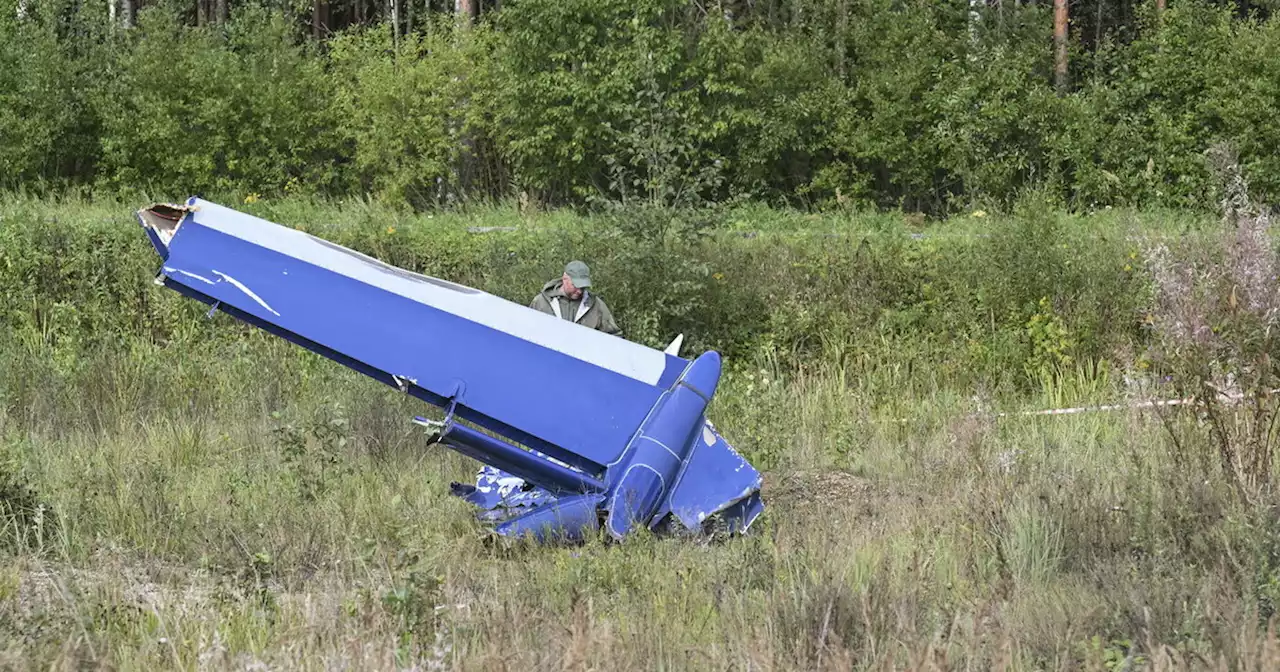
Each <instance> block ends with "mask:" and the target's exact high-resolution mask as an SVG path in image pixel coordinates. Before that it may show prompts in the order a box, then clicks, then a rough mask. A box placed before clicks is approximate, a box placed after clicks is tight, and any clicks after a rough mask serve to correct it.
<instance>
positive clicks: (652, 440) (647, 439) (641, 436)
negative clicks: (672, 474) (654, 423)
mask: <svg viewBox="0 0 1280 672" xmlns="http://www.w3.org/2000/svg"><path fill="white" fill-rule="evenodd" d="M640 438H641V439H643V440H645V441H648V442H649V443H656V444H658V447H660V448H662V449H663V450H665V451H667V452H668V453H671V457H674V458H676V460H677V461H680V462H683V461H684V460H682V459H681V458H680V456H679V455H677V454H676V451H674V450H671V449H670V448H668V447H667V444H665V443H663V442H661V441H659V440H657V439H655V438H653V437H652V436H648V435H646V434H641V435H640Z"/></svg>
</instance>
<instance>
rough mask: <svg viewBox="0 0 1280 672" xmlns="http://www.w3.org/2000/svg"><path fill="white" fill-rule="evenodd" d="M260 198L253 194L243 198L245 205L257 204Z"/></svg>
mask: <svg viewBox="0 0 1280 672" xmlns="http://www.w3.org/2000/svg"><path fill="white" fill-rule="evenodd" d="M261 198H262V196H259V195H258V194H257V193H256V192H255V193H252V194H249V195H248V196H245V197H244V202H245V203H257V202H258V200H259V199H261Z"/></svg>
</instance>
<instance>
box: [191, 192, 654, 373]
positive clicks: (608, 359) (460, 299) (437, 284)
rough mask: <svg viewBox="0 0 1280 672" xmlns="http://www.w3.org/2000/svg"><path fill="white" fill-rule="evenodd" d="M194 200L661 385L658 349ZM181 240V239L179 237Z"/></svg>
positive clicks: (402, 288)
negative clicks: (584, 327) (583, 326)
mask: <svg viewBox="0 0 1280 672" xmlns="http://www.w3.org/2000/svg"><path fill="white" fill-rule="evenodd" d="M194 207H195V216H194V221H195V222H196V223H197V224H199V225H201V226H205V227H208V228H209V229H212V230H215V231H219V232H222V233H225V234H227V235H230V236H234V237H236V238H239V239H241V240H244V241H246V242H249V243H252V244H255V245H258V246H260V247H263V248H266V249H269V250H273V251H276V252H279V253H281V254H285V255H288V256H290V257H294V258H296V259H299V260H301V261H304V262H307V263H309V264H313V265H315V266H319V267H321V268H325V269H328V270H330V271H333V272H335V273H338V274H341V275H344V276H346V277H349V278H352V279H354V280H358V281H360V282H363V283H366V284H368V285H372V286H374V287H378V288H381V289H384V290H386V291H389V292H392V293H394V294H397V295H399V296H403V297H405V298H408V299H411V300H413V301H417V302H418V303H421V304H423V305H427V306H431V307H433V308H437V309H439V310H443V311H445V312H448V313H451V314H453V315H457V316H459V317H462V318H464V319H467V320H470V321H472V322H475V323H477V324H482V325H484V326H486V327H489V328H491V329H495V330H498V331H501V332H504V333H507V334H511V335H512V336H515V337H517V338H520V339H523V340H525V341H528V342H530V343H534V344H537V345H539V346H542V347H544V348H547V349H549V350H554V351H556V352H560V353H563V354H565V355H568V356H570V357H574V358H576V359H578V360H581V361H584V362H587V363H589V364H593V365H595V366H599V367H601V368H603V369H607V370H609V371H613V372H614V373H617V374H620V375H623V376H627V377H629V378H632V379H635V380H639V381H641V382H644V383H647V384H649V385H656V384H657V382H658V381H659V380H660V379H661V378H662V373H663V371H664V370H665V369H666V364H667V362H666V354H665V353H663V352H662V351H660V350H655V349H653V348H649V347H647V346H644V345H641V344H639V343H634V342H631V341H628V340H626V339H624V338H621V337H618V336H614V335H611V334H606V333H604V332H601V331H597V330H595V329H583V328H582V326H581V325H578V324H573V323H570V322H569V321H567V320H563V319H559V318H557V317H555V316H553V315H548V314H546V313H543V312H541V311H537V310H532V309H530V308H529V307H528V306H524V305H520V304H517V303H514V302H511V301H508V300H506V299H503V298H501V297H498V296H494V295H492V294H488V293H485V292H481V291H479V290H475V289H472V288H469V287H463V286H461V285H457V284H455V283H451V282H448V281H445V280H440V279H438V278H430V277H428V276H423V275H419V274H416V273H410V272H408V271H405V270H403V269H397V268H394V267H392V266H389V265H386V264H383V263H382V262H379V261H377V260H376V259H372V258H371V257H368V256H365V255H363V254H360V253H359V252H355V251H354V250H349V249H347V248H343V247H340V246H338V245H334V244H333V243H329V242H327V241H321V240H320V239H318V238H315V237H313V236H311V235H309V234H306V233H303V232H301V231H297V230H294V229H290V228H288V227H284V226H280V225H278V224H274V223H272V222H269V221H267V220H265V219H261V218H258V217H253V216H251V215H247V214H244V213H242V212H238V211H236V210H232V209H230V208H227V207H224V206H221V205H218V204H216V203H211V202H209V201H203V200H199V199H197V200H196V201H195V206H194ZM177 240H178V244H179V245H181V237H178V239H177ZM260 289H261V288H260ZM273 312H274V311H273Z"/></svg>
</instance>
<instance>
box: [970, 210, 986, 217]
mask: <svg viewBox="0 0 1280 672" xmlns="http://www.w3.org/2000/svg"><path fill="white" fill-rule="evenodd" d="M973 216H974V217H986V216H987V211H986V210H974V211H973Z"/></svg>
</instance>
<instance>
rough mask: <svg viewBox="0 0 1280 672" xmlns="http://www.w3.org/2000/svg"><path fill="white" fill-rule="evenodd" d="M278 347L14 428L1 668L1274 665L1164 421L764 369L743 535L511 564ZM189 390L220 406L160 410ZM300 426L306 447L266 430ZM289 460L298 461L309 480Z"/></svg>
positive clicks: (349, 396) (366, 422)
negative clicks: (198, 384) (36, 508)
mask: <svg viewBox="0 0 1280 672" xmlns="http://www.w3.org/2000/svg"><path fill="white" fill-rule="evenodd" d="M269 343H270V342H269V341H268V342H263V343H259V344H258V346H260V347H258V346H255V347H253V348H249V349H247V350H246V351H245V352H244V353H242V354H241V357H242V358H243V359H242V361H238V362H236V364H235V366H234V369H235V370H236V371H238V372H240V375H243V376H244V377H243V378H241V379H239V380H231V379H229V378H228V377H227V375H226V374H225V373H220V372H219V371H220V370H221V369H222V368H223V367H225V363H224V362H223V361H221V360H220V359H219V358H218V357H209V358H207V359H206V358H201V357H198V356H192V357H191V358H190V359H188V361H186V362H185V363H183V364H182V367H183V372H182V375H179V373H178V371H177V367H178V366H179V363H178V361H177V358H176V357H175V355H174V353H166V352H162V351H157V352H154V353H151V356H154V357H156V358H161V359H162V361H167V362H168V363H167V364H163V365H160V369H161V372H160V373H159V374H156V375H153V376H151V377H149V378H148V380H151V381H152V384H154V385H158V386H160V388H161V389H158V390H152V391H151V392H150V394H155V395H157V398H162V399H170V400H171V402H170V403H168V404H167V405H163V404H162V405H161V406H160V407H153V408H150V409H147V410H145V411H144V410H142V409H141V408H140V407H136V406H134V407H132V410H130V407H129V406H127V405H119V406H113V405H112V403H111V402H110V401H109V398H110V397H111V395H118V394H119V391H120V390H122V389H126V390H127V389H130V386H131V385H132V384H133V383H132V382H131V381H129V380H127V379H125V378H121V376H122V375H124V376H126V378H127V374H120V373H119V372H120V371H124V370H127V369H126V368H124V367H119V366H117V367H115V368H116V371H117V376H116V378H115V379H114V382H112V383H111V385H110V386H107V385H105V384H104V385H103V386H101V387H100V388H92V387H90V388H88V389H80V390H79V392H80V394H78V395H73V396H52V397H50V398H45V399H42V400H39V403H40V404H41V405H42V407H44V408H47V409H49V411H48V412H49V415H47V416H45V417H46V418H62V419H65V420H63V421H62V422H54V421H52V420H46V421H43V422H32V420H31V417H30V416H24V417H19V418H13V417H8V418H5V419H3V420H0V423H2V424H0V435H3V436H4V437H5V443H4V445H5V446H6V451H7V454H8V455H9V456H10V457H11V458H13V459H14V460H16V462H17V463H19V464H20V465H21V471H22V472H23V473H24V474H26V475H27V476H28V477H29V481H30V484H31V487H32V489H33V490H34V491H35V492H36V493H38V494H39V496H40V497H41V498H42V500H43V501H44V502H45V503H46V504H48V505H49V506H50V507H51V513H50V514H49V516H48V518H47V520H46V522H45V525H46V526H48V527H49V528H50V530H49V533H48V534H45V535H44V536H36V535H32V534H27V535H25V536H23V537H22V539H15V541H20V542H21V543H18V544H17V545H14V544H9V546H10V550H9V551H6V552H5V554H4V555H3V556H0V557H3V569H0V666H2V667H4V668H7V669H36V668H41V669H49V668H52V669H70V668H76V669H82V668H90V669H99V668H108V669H325V670H328V669H465V670H471V669H475V670H480V669H485V670H488V669H522V670H523V669H572V670H587V669H591V670H605V669H655V668H659V667H661V668H664V669H667V668H674V669H758V670H772V669H819V670H827V669H831V670H836V669H852V668H857V669H890V668H891V669H939V670H941V669H946V670H953V669H955V670H958V669H1114V667H1115V665H1116V664H1118V663H1120V662H1121V661H1124V660H1129V664H1131V665H1135V666H1136V667H1130V668H1129V669H1137V668H1145V669H1186V668H1199V669H1206V668H1218V667H1222V668H1223V669H1228V668H1230V669H1262V668H1264V667H1267V666H1268V665H1274V664H1275V663H1276V662H1277V661H1280V656H1277V654H1276V647H1277V642H1276V639H1275V636H1274V632H1273V631H1272V630H1268V629H1267V628H1266V624H1267V622H1266V621H1265V620H1264V618H1263V617H1264V616H1266V615H1267V614H1266V613H1263V612H1264V611H1266V610H1269V609H1270V606H1269V605H1270V602H1269V599H1270V595H1272V593H1268V592H1267V591H1268V590H1271V589H1270V588H1269V587H1268V585H1267V584H1265V579H1266V577H1267V576H1269V574H1268V572H1270V571H1271V569H1270V565H1269V564H1267V561H1266V552H1265V551H1266V550H1267V547H1266V540H1267V539H1268V538H1269V535H1270V534H1271V532H1270V531H1269V530H1268V529H1264V528H1263V527H1261V526H1260V523H1259V522H1258V520H1257V519H1255V518H1250V517H1249V516H1248V515H1247V514H1246V512H1242V511H1240V510H1238V509H1233V508H1232V504H1231V499H1230V497H1229V496H1227V494H1224V493H1226V491H1225V490H1224V489H1222V488H1220V487H1219V484H1215V483H1209V484H1208V485H1200V486H1197V485H1195V484H1196V483H1201V484H1203V481H1204V480H1205V479H1203V478H1189V477H1188V476H1190V475H1188V474H1181V475H1180V474H1177V473H1174V472H1172V471H1171V470H1170V469H1169V468H1168V464H1167V458H1166V456H1167V455H1168V453H1167V452H1166V451H1164V450H1163V448H1162V447H1163V446H1164V445H1165V441H1166V438H1165V436H1166V434H1165V433H1164V432H1163V429H1162V428H1161V426H1160V424H1159V423H1158V421H1157V420H1156V419H1155V418H1153V417H1149V416H1139V415H1128V414H1115V413H1113V414H1096V415H1085V416H1072V417H1061V418H1037V419H1012V420H989V419H988V420H981V419H974V418H972V417H970V411H972V410H973V408H972V406H971V405H969V404H967V403H965V402H962V401H960V400H958V399H951V400H948V398H947V397H946V396H945V395H941V394H939V395H937V396H935V397H934V398H932V399H929V400H927V401H925V402H923V403H921V404H918V405H915V406H914V407H913V405H912V404H911V403H910V402H911V399H909V398H906V399H904V398H892V397H888V396H883V395H872V394H869V393H867V392H866V390H867V389H871V387H872V386H871V385H869V384H862V383H852V382H851V381H855V380H857V379H858V378H859V377H861V376H874V375H876V374H875V372H874V371H861V372H858V373H857V375H853V372H850V371H839V370H834V369H827V370H824V371H820V372H818V373H812V372H811V373H809V374H806V375H805V376H802V377H788V376H784V375H781V374H780V373H779V372H777V371H772V372H769V373H767V374H766V375H767V377H768V378H769V381H768V383H767V384H764V385H763V388H762V387H761V382H760V381H761V374H760V373H759V372H757V373H756V377H755V387H754V388H753V389H752V391H751V392H750V393H749V394H748V393H747V392H746V389H747V381H746V378H745V375H746V374H738V373H735V374H732V375H731V377H730V379H729V380H727V381H726V385H725V386H724V388H723V390H724V395H725V396H724V398H723V399H721V400H720V401H719V402H718V409H717V414H716V419H717V424H718V425H721V426H722V429H723V430H724V431H725V432H726V435H727V436H729V437H733V438H734V439H735V440H736V442H737V443H738V444H739V446H740V447H741V448H742V449H743V450H745V451H746V452H747V453H749V454H752V455H755V456H761V457H759V458H758V459H762V460H763V461H764V462H765V464H766V465H767V466H768V467H769V468H768V470H767V473H766V496H767V497H768V504H769V509H768V511H767V514H766V516H765V518H764V519H762V521H761V522H760V524H759V527H758V528H757V529H756V530H755V531H754V533H753V534H752V535H750V536H748V537H746V538H742V539H737V540H732V541H730V542H727V543H723V544H715V545H700V544H693V543H687V542H682V541H678V540H665V539H652V538H638V539H635V540H633V541H632V542H630V543H628V544H626V545H623V546H611V545H605V544H602V543H594V542H593V543H589V544H587V545H585V546H582V547H573V548H533V547H527V546H524V545H510V544H504V543H495V542H494V540H492V539H489V538H488V537H487V536H486V535H485V534H484V532H483V529H482V528H481V527H480V526H479V525H478V524H476V523H475V522H474V521H473V519H472V517H471V512H470V511H469V510H468V508H467V507H466V506H464V505H462V504H461V503H460V502H458V501H456V500H453V499H451V498H449V497H447V496H446V495H445V491H446V489H447V488H446V485H447V483H448V481H449V480H451V479H456V478H465V477H466V476H467V474H468V473H470V469H471V468H472V465H470V464H468V463H467V461H465V460H464V459H462V458H459V457H457V456H454V455H451V454H446V453H440V452H437V451H436V450H427V451H423V449H422V448H421V447H420V446H419V445H418V444H417V443H416V442H415V438H414V436H413V433H412V431H411V430H409V429H407V424H406V423H405V422H404V420H407V418H409V417H411V413H412V412H413V411H421V410H422V409H420V408H414V407H413V406H412V405H411V404H409V403H407V402H406V401H405V400H403V399H400V398H398V397H396V396H395V395H394V394H392V393H385V394H384V393H383V391H382V390H380V389H379V388H377V387H376V385H375V384H374V383H372V382H369V381H366V380H363V379H359V378H356V377H354V376H352V375H348V374H346V373H344V372H342V371H340V370H338V369H337V367H336V366H334V367H329V366H324V365H315V364H314V363H308V362H305V361H301V360H305V359H307V358H309V356H307V355H303V354H300V353H296V352H292V351H290V350H288V349H285V348H281V347H277V346H274V345H270V344H269ZM193 368H194V369H195V370H194V371H193V370H192V369H193ZM767 369H768V367H765V370H767ZM166 372H168V373H166ZM194 374H199V375H197V376H195V377H197V378H199V377H200V376H207V378H206V381H207V383H206V384H207V385H209V386H212V387H214V388H215V389H217V390H218V391H219V395H221V396H222V398H224V399H226V403H223V404H220V405H216V406H208V407H204V406H201V405H199V404H196V405H192V404H190V403H188V402H187V400H185V399H183V398H182V397H181V396H168V395H170V394H171V393H173V392H175V391H176V390H177V389H179V387H180V386H182V385H185V384H187V383H186V381H187V380H190V379H191V378H192V376H193V375H194ZM267 378H273V379H277V383H278V385H280V386H283V388H284V389H287V390H289V392H288V393H286V394H284V395H283V396H279V397H278V396H277V395H278V394H279V392H278V389H276V388H274V387H272V386H268V385H265V384H263V381H264V380H266V379H267ZM104 379H105V378H104ZM1067 382H1070V381H1067ZM1072 390H1085V391H1090V392H1088V393H1090V394H1096V393H1097V388H1096V386H1093V385H1090V384H1087V381H1084V382H1080V381H1077V384H1066V382H1064V383H1063V384H1062V385H1060V386H1059V387H1058V388H1057V389H1055V390H1051V391H1049V392H1048V393H1047V394H1048V395H1052V396H1054V397H1056V398H1057V399H1058V400H1063V399H1064V398H1067V397H1070V395H1071V394H1073V392H1072ZM1080 394H1084V393H1083V392H1082V393H1080ZM125 396H126V397H127V396H128V395H125ZM1071 400H1072V401H1084V400H1087V399H1085V398H1083V397H1080V398H1075V399H1071ZM1022 403H1024V404H1034V403H1036V400H1023V401H1022ZM786 408H795V409H800V410H799V411H798V414H793V415H791V416H789V417H788V416H785V415H784V414H783V412H782V411H780V410H779V409H786ZM92 409H97V412H93V413H91V410H92ZM103 409H110V412H109V413H104V411H103ZM805 409H809V410H805ZM813 409H817V410H813ZM904 409H907V410H913V411H914V413H913V416H912V417H911V418H906V420H908V421H907V422H902V421H901V420H903V418H902V417H901V413H902V412H903V410H904ZM272 410H279V411H281V413H282V417H281V419H280V420H276V421H273V420H272V419H271V418H270V411H272ZM90 416H92V417H94V418H96V420H95V421H94V422H92V423H85V424H83V425H80V424H78V422H77V420H78V419H80V418H83V417H90ZM334 419H342V420H345V423H337V425H336V426H337V428H338V429H337V430H334V431H336V432H337V435H340V436H342V437H344V438H346V439H347V440H348V443H347V444H346V446H345V447H344V449H343V450H342V451H336V452H335V451H331V450H329V448H328V447H327V446H326V444H325V442H326V441H333V440H334V439H333V436H335V435H334V434H332V433H326V432H318V431H314V430H316V428H317V427H328V428H330V429H332V428H333V427H334V426H335V425H333V423H332V422H331V421H333V420H334ZM285 423H291V424H292V426H293V427H294V431H293V432H292V433H289V432H281V431H273V427H275V426H276V425H280V424H285ZM288 437H293V438H288ZM298 437H302V438H301V439H299V438H298ZM308 437H309V438H308ZM326 437H328V438H326ZM288 441H301V444H297V445H300V446H301V448H299V449H296V450H295V454H294V456H293V457H292V458H288V457H287V456H288V454H289V453H288V451H287V450H286V447H287V445H288ZM1223 666H1225V667H1223Z"/></svg>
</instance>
